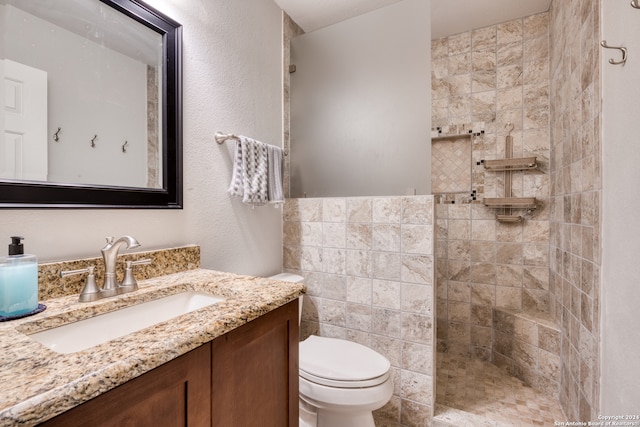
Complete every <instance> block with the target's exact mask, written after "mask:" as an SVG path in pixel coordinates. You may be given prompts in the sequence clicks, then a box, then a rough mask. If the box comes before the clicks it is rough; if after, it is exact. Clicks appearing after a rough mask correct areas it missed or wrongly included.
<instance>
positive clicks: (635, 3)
mask: <svg viewBox="0 0 640 427" xmlns="http://www.w3.org/2000/svg"><path fill="white" fill-rule="evenodd" d="M631 7H633V8H635V9H640V3H638V0H631Z"/></svg>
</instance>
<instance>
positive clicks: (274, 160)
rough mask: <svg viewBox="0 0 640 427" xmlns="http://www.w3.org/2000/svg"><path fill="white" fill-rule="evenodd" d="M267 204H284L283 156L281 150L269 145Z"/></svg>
mask: <svg viewBox="0 0 640 427" xmlns="http://www.w3.org/2000/svg"><path fill="white" fill-rule="evenodd" d="M268 156H269V174H268V178H269V179H268V181H269V182H268V184H269V202H270V203H284V190H283V189H282V181H283V176H282V175H283V170H284V168H283V166H284V155H283V151H282V148H280V147H276V146H273V145H269V147H268Z"/></svg>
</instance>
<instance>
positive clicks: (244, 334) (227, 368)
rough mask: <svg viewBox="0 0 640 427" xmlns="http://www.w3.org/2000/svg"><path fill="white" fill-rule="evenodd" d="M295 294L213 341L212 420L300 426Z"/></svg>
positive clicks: (224, 426)
mask: <svg viewBox="0 0 640 427" xmlns="http://www.w3.org/2000/svg"><path fill="white" fill-rule="evenodd" d="M298 336H299V334H298V300H297V299H296V300H295V301H292V302H291V303H289V304H287V305H285V306H283V307H280V308H279V309H277V310H274V311H271V312H269V313H267V314H265V315H264V316H262V317H260V318H259V319H256V320H254V321H252V322H249V323H247V324H246V325H244V326H243V327H241V328H238V329H235V330H233V331H231V332H229V333H228V334H226V335H223V336H221V337H219V338H217V339H215V340H214V341H213V342H212V361H213V363H212V375H211V379H212V381H213V382H212V387H211V391H212V402H213V406H212V407H213V413H212V424H211V425H212V426H215V427H249V426H251V427H288V426H289V427H294V426H295V427H297V426H298V340H299V338H298Z"/></svg>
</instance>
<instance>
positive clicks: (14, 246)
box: [9, 236, 24, 255]
mask: <svg viewBox="0 0 640 427" xmlns="http://www.w3.org/2000/svg"><path fill="white" fill-rule="evenodd" d="M22 239H24V237H18V236H11V244H10V245H9V255H23V254H24V246H23V245H22V243H20V240H22Z"/></svg>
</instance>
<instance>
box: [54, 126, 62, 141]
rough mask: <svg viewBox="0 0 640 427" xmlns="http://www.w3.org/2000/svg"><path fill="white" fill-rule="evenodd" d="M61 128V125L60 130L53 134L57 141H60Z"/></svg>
mask: <svg viewBox="0 0 640 427" xmlns="http://www.w3.org/2000/svg"><path fill="white" fill-rule="evenodd" d="M61 130H62V129H60V126H58V130H57V131H55V133H54V134H53V140H54V141H55V142H58V141H60V131H61Z"/></svg>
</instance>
